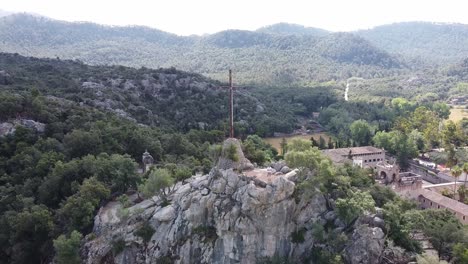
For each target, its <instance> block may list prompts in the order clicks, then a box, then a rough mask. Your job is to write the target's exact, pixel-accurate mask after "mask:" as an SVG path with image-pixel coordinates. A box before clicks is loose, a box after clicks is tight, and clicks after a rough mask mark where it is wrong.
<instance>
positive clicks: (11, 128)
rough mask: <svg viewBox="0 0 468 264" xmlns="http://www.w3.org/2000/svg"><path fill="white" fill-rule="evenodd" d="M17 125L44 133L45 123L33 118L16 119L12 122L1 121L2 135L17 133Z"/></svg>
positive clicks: (0, 135) (0, 134)
mask: <svg viewBox="0 0 468 264" xmlns="http://www.w3.org/2000/svg"><path fill="white" fill-rule="evenodd" d="M16 126H24V127H27V128H30V129H33V130H35V131H36V132H38V133H44V131H45V124H43V123H40V122H37V121H34V120H31V119H16V120H13V121H11V122H4V123H0V137H2V136H7V135H10V134H13V133H15V131H16V129H15V127H16Z"/></svg>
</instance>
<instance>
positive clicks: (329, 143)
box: [328, 137, 335, 149]
mask: <svg viewBox="0 0 468 264" xmlns="http://www.w3.org/2000/svg"><path fill="white" fill-rule="evenodd" d="M333 148H335V147H334V145H333V141H332V138H331V137H329V138H328V149H333Z"/></svg>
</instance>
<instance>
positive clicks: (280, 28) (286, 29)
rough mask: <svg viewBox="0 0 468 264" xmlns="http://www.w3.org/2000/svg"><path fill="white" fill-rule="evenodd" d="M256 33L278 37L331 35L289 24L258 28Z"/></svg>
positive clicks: (312, 28)
mask: <svg viewBox="0 0 468 264" xmlns="http://www.w3.org/2000/svg"><path fill="white" fill-rule="evenodd" d="M256 31H257V32H263V33H270V34H280V35H312V36H317V37H320V36H325V35H327V34H330V33H331V32H330V31H327V30H325V29H321V28H314V27H305V26H302V25H298V24H290V23H277V24H273V25H269V26H265V27H262V28H259V29H257V30H256Z"/></svg>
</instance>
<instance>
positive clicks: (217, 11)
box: [0, 0, 468, 35]
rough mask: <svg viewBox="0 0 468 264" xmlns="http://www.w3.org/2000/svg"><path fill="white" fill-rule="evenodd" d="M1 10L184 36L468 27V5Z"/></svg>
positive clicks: (102, 4) (169, 1)
mask: <svg viewBox="0 0 468 264" xmlns="http://www.w3.org/2000/svg"><path fill="white" fill-rule="evenodd" d="M0 9H1V10H4V11H10V12H28V13H36V14H40V15H44V16H47V17H50V18H53V19H59V20H65V21H89V22H95V23H99V24H105V25H119V26H126V25H145V26H149V27H152V28H157V29H160V30H164V31H167V32H171V33H175V34H178V35H191V34H197V35H202V34H211V33H215V32H219V31H222V30H226V29H246V30H255V29H257V28H260V27H262V26H266V25H271V24H275V23H279V22H287V23H295V24H301V25H304V26H308V27H318V28H323V29H327V30H330V31H352V30H357V29H367V28H372V27H374V26H378V25H383V24H390V23H394V22H402V21H429V22H448V23H463V24H468V15H467V14H468V13H467V10H468V1H466V0H441V1H435V0H320V1H317V0H287V1H278V0H269V1H268V0H231V1H226V0H152V1H151V0H131V1H128V0H1V1H0Z"/></svg>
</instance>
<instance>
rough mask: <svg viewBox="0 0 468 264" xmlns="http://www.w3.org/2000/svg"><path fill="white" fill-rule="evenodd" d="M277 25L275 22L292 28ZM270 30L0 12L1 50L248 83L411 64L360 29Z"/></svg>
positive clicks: (377, 71) (296, 81) (386, 71)
mask: <svg viewBox="0 0 468 264" xmlns="http://www.w3.org/2000/svg"><path fill="white" fill-rule="evenodd" d="M283 27H284V26H283ZM296 27H297V26H293V28H296ZM275 28H276V29H275ZM277 28H278V26H274V27H273V29H272V30H275V31H281V32H284V31H286V30H277ZM270 29H271V28H270ZM263 31H265V30H260V31H257V32H255V31H253V32H252V31H242V30H228V31H223V32H219V33H216V34H213V35H208V36H203V37H199V36H190V37H181V36H176V35H173V34H170V33H166V32H162V31H159V30H156V29H150V28H146V27H109V26H100V25H96V24H91V23H68V22H61V21H55V20H51V19H48V18H41V17H34V16H30V15H26V14H17V15H11V16H7V17H4V18H1V19H0V38H1V39H2V42H0V50H1V51H3V52H17V53H20V54H24V55H30V56H37V57H52V58H55V57H60V58H64V59H79V60H81V61H84V62H86V63H90V64H101V65H102V64H105V65H114V64H119V65H126V66H135V67H141V66H145V67H151V68H159V67H176V68H178V69H182V70H187V71H191V72H197V73H201V74H204V75H207V76H209V77H212V78H215V79H218V80H220V79H223V78H224V75H225V72H226V70H227V69H228V68H232V69H233V70H234V71H235V72H237V74H238V76H237V80H238V81H239V82H241V83H243V84H249V83H256V84H258V83H261V84H267V85H275V86H278V85H280V86H281V85H285V84H288V85H303V84H305V83H309V82H311V81H328V80H330V79H346V78H348V77H351V76H360V77H365V78H373V77H376V76H377V77H381V76H392V75H395V74H399V73H400V72H401V71H404V65H403V64H402V63H400V62H399V60H398V59H397V58H395V57H393V56H392V55H390V54H388V53H387V52H385V51H383V50H380V49H378V48H376V47H374V46H373V45H372V44H370V43H369V42H368V41H366V40H365V39H362V38H361V37H358V36H355V35H351V34H342V33H340V34H326V35H324V34H297V35H283V34H270V33H265V32H263ZM266 31H267V32H268V30H266ZM307 31H310V30H307ZM294 32H298V30H295V31H294Z"/></svg>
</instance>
